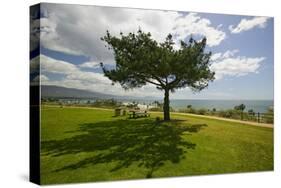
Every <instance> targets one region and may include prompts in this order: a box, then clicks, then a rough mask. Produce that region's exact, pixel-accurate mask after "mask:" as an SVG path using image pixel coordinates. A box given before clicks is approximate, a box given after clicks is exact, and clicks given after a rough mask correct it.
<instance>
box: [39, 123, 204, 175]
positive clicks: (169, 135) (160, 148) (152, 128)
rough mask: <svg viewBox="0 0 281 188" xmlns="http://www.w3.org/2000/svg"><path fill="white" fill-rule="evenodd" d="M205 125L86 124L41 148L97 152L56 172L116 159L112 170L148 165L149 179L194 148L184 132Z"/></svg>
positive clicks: (56, 151) (49, 151)
mask: <svg viewBox="0 0 281 188" xmlns="http://www.w3.org/2000/svg"><path fill="white" fill-rule="evenodd" d="M204 126H207V125H205V124H193V125H186V124H185V125H182V124H181V122H180V121H174V122H168V123H166V122H155V121H154V120H151V119H145V120H116V121H104V122H98V123H87V124H81V125H80V127H79V129H78V130H76V131H73V132H75V133H79V135H76V136H73V137H71V138H66V139H63V140H51V141H45V142H42V143H41V148H42V154H43V155H49V156H53V157H55V156H62V155H65V154H77V153H80V152H96V153H97V154H96V155H94V156H91V157H89V158H86V159H83V160H81V161H79V162H77V163H74V164H70V165H66V166H64V167H63V168H60V169H57V170H56V172H58V171H62V170H75V169H79V168H83V167H88V166H92V165H95V164H100V163H110V162H116V164H117V165H115V166H114V167H113V168H112V169H110V171H111V172H113V171H116V170H119V169H121V168H126V167H129V166H130V165H131V164H133V163H134V164H137V165H138V166H139V167H145V168H146V169H147V174H146V178H150V177H152V174H153V172H154V171H155V170H157V169H158V168H160V167H161V166H162V165H163V164H164V162H167V161H170V162H172V163H178V162H179V161H180V160H181V159H182V158H184V156H185V153H186V151H187V150H188V149H195V146H196V144H195V143H191V142H189V141H186V140H184V139H183V138H182V135H183V134H186V133H187V134H191V133H196V132H198V131H199V130H200V129H201V128H202V127H204Z"/></svg>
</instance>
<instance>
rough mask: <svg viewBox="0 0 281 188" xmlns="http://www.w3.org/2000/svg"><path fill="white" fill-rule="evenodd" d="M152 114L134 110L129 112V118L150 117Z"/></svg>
mask: <svg viewBox="0 0 281 188" xmlns="http://www.w3.org/2000/svg"><path fill="white" fill-rule="evenodd" d="M149 116H150V114H149V113H148V112H147V111H139V110H133V111H130V112H129V118H134V119H135V118H139V117H149Z"/></svg>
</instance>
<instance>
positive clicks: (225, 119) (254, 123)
mask: <svg viewBox="0 0 281 188" xmlns="http://www.w3.org/2000/svg"><path fill="white" fill-rule="evenodd" d="M172 113H173V114H177V115H186V116H193V117H202V118H208V119H216V120H222V121H230V122H236V123H243V124H247V125H253V126H257V127H268V128H273V127H274V126H273V124H267V123H257V122H251V121H242V120H236V119H228V118H222V117H216V116H207V115H197V114H185V113H177V112H172Z"/></svg>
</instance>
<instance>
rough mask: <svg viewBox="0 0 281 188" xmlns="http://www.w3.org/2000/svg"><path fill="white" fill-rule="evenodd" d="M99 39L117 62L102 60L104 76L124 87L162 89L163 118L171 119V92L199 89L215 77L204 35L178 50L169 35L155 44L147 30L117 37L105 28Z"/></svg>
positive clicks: (181, 45) (183, 44)
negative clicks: (108, 65)
mask: <svg viewBox="0 0 281 188" xmlns="http://www.w3.org/2000/svg"><path fill="white" fill-rule="evenodd" d="M101 40H103V41H105V42H106V43H107V45H106V47H107V48H108V49H109V50H113V53H114V57H115V61H116V66H115V68H113V69H107V68H106V67H105V66H104V64H103V63H101V67H102V69H103V72H104V75H105V76H106V77H108V78H109V79H110V80H112V82H113V84H114V83H120V85H121V86H122V87H123V88H124V89H132V88H139V87H142V86H144V85H146V84H153V85H155V86H156V88H157V89H159V90H162V91H164V106H163V111H164V120H170V106H169V93H170V92H175V90H176V89H180V88H185V87H189V88H191V89H192V90H193V91H194V92H199V91H201V90H202V89H204V88H206V87H207V86H208V83H209V82H210V81H213V80H214V74H215V73H214V72H212V71H211V70H210V62H209V60H210V56H211V52H208V53H205V52H204V50H205V46H206V41H207V40H206V38H203V39H202V40H200V41H199V42H198V41H196V40H194V39H193V38H192V37H191V38H190V39H189V41H188V43H186V42H184V41H181V43H180V48H179V49H178V50H176V49H175V48H174V44H175V43H174V41H173V39H172V35H171V34H169V35H168V36H167V38H166V40H165V41H164V42H163V43H158V42H156V41H155V40H154V39H152V38H151V34H150V33H144V32H143V31H141V30H139V31H138V32H137V34H135V33H129V34H128V35H124V34H123V33H120V37H119V38H118V37H115V36H112V35H111V34H110V32H109V31H107V32H106V35H105V36H104V37H102V38H101Z"/></svg>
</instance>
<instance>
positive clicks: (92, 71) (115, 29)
mask: <svg viewBox="0 0 281 188" xmlns="http://www.w3.org/2000/svg"><path fill="white" fill-rule="evenodd" d="M34 14H36V13H34ZM37 14H38V13H37ZM38 22H40V26H38ZM31 27H32V29H33V31H34V32H32V35H31V39H33V40H34V41H35V42H36V37H40V41H41V46H40V47H41V52H40V56H37V57H35V58H33V60H32V61H31V63H34V62H36V61H38V58H40V61H41V62H40V63H41V73H42V75H41V76H40V79H41V83H42V84H46V85H59V86H64V87H72V88H78V89H86V90H92V91H96V92H103V93H108V94H116V95H127V96H128V97H130V96H152V97H155V98H162V95H163V93H162V92H161V91H158V90H157V89H156V88H155V87H154V86H153V85H147V86H145V87H143V88H140V89H134V90H129V91H124V90H123V89H122V88H121V87H120V86H119V85H118V84H116V85H114V86H112V85H111V81H109V80H108V79H107V78H105V77H104V76H103V74H102V71H101V68H100V67H99V62H103V63H104V64H105V65H106V66H107V67H113V66H114V63H115V62H114V56H113V54H112V52H110V51H109V50H108V49H107V48H105V47H104V43H102V41H101V40H100V37H102V36H103V35H104V34H105V32H106V30H109V31H110V32H111V33H112V34H115V35H118V34H119V33H120V31H122V32H123V33H125V34H126V33H128V32H135V31H137V30H138V28H139V27H141V28H142V30H143V31H145V32H151V34H152V37H153V38H154V39H155V40H157V41H159V42H161V41H163V40H164V38H165V37H166V36H167V34H168V33H171V34H172V35H173V36H174V40H175V42H176V45H175V48H178V44H179V41H180V40H188V38H189V37H190V36H191V35H192V36H194V37H195V38H196V39H198V40H200V39H201V38H202V37H203V36H206V37H207V44H208V46H207V49H206V50H207V51H211V52H212V54H213V56H212V59H211V61H212V65H211V69H212V70H214V71H215V72H216V79H215V81H214V82H212V83H210V84H209V87H208V88H207V89H205V90H203V91H202V92H200V93H193V92H192V91H191V90H190V89H189V88H186V89H181V90H178V91H177V92H175V93H173V94H172V95H171V98H174V99H273V72H274V71H273V68H274V67H273V66H274V63H273V61H274V59H273V57H274V55H273V51H274V50H273V18H269V17H257V16H237V15H223V14H207V13H191V12H175V11H159V10H142V9H127V8H105V7H96V6H79V5H57V4H56V5H55V4H43V6H42V8H41V13H40V16H33V18H32V24H31ZM35 44H36V43H35ZM37 48H38V46H37V47H36V46H34V48H32V50H34V51H36V49H37Z"/></svg>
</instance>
